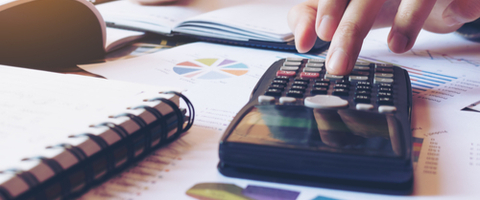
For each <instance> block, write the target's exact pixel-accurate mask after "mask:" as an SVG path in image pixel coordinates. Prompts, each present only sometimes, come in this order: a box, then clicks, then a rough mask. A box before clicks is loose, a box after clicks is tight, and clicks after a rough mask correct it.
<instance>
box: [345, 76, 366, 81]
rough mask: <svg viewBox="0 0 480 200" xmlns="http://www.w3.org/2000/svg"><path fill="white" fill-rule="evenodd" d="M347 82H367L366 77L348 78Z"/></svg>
mask: <svg viewBox="0 0 480 200" xmlns="http://www.w3.org/2000/svg"><path fill="white" fill-rule="evenodd" d="M348 80H349V81H366V80H368V76H349V77H348Z"/></svg>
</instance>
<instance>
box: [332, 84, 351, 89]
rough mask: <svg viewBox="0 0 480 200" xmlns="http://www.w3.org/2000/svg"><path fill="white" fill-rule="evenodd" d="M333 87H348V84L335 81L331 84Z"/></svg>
mask: <svg viewBox="0 0 480 200" xmlns="http://www.w3.org/2000/svg"><path fill="white" fill-rule="evenodd" d="M333 88H343V89H348V88H349V87H348V84H344V83H337V84H335V85H334V86H333Z"/></svg>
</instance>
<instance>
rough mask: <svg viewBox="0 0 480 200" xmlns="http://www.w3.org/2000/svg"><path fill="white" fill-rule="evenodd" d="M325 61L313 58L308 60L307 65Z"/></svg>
mask: <svg viewBox="0 0 480 200" xmlns="http://www.w3.org/2000/svg"><path fill="white" fill-rule="evenodd" d="M324 62H325V59H319V58H314V59H308V63H324Z"/></svg>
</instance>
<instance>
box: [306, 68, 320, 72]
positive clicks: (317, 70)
mask: <svg viewBox="0 0 480 200" xmlns="http://www.w3.org/2000/svg"><path fill="white" fill-rule="evenodd" d="M303 71H304V72H321V71H322V68H312V67H305V68H303Z"/></svg>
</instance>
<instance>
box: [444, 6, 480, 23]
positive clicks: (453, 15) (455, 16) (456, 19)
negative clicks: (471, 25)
mask: <svg viewBox="0 0 480 200" xmlns="http://www.w3.org/2000/svg"><path fill="white" fill-rule="evenodd" d="M442 17H443V21H444V22H445V23H446V24H447V25H448V26H455V25H459V24H463V23H467V22H472V21H474V20H476V19H478V18H480V1H479V0H454V1H453V2H452V3H450V5H448V7H447V8H446V9H445V11H444V12H443V16H442Z"/></svg>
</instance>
